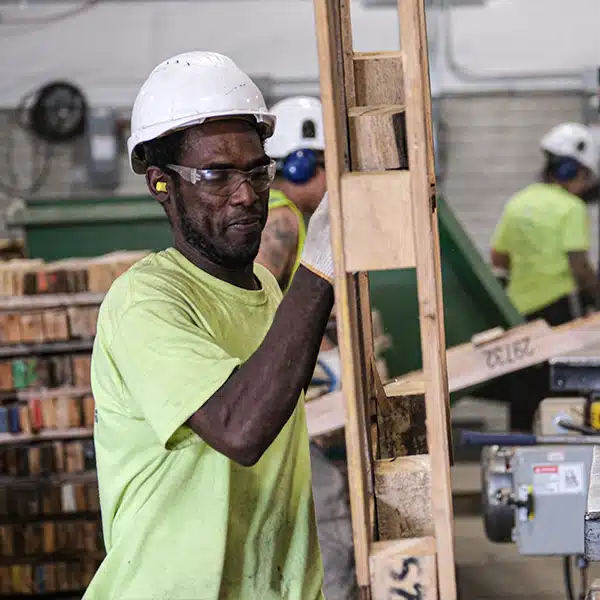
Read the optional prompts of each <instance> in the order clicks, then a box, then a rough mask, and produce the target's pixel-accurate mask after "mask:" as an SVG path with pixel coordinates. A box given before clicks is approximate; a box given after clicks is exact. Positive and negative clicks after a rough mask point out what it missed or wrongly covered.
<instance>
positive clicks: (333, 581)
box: [256, 96, 356, 600]
mask: <svg viewBox="0 0 600 600" xmlns="http://www.w3.org/2000/svg"><path fill="white" fill-rule="evenodd" d="M271 113H272V114H273V115H274V116H275V117H276V118H277V127H276V128H275V133H274V134H273V136H272V137H270V138H269V139H268V140H267V142H266V144H265V152H266V153H267V154H268V155H269V156H270V157H271V158H273V159H275V161H276V164H277V172H276V175H275V181H274V182H273V185H272V186H271V192H270V197H269V217H268V219H267V224H266V226H265V228H264V230H263V234H262V239H261V245H260V250H259V252H258V255H257V257H256V262H258V263H260V264H262V265H263V266H265V267H266V268H267V269H269V270H270V271H271V273H273V275H274V276H275V277H276V278H277V281H278V283H279V285H280V286H281V288H282V290H284V291H286V290H287V289H289V286H290V284H291V282H292V279H293V276H294V274H295V272H296V269H297V268H298V265H299V264H300V257H301V255H302V250H303V247H304V240H305V237H306V223H307V222H309V219H310V216H311V215H312V214H313V213H314V212H315V210H316V209H317V207H318V206H319V203H320V202H321V199H322V198H323V196H324V195H325V192H326V189H327V180H326V175H325V157H324V150H325V136H324V131H323V112H322V106H321V102H320V101H319V100H318V99H317V98H311V97H307V96H295V97H290V98H286V99H285V100H281V101H280V102H278V103H277V104H275V105H273V106H272V107H271ZM330 325H331V320H330ZM333 326H334V327H335V323H334V324H333ZM318 363H319V365H320V366H321V368H324V369H326V370H327V373H328V374H329V377H330V378H331V379H332V381H330V386H331V387H330V389H331V390H332V391H333V389H338V388H339V382H340V359H339V351H338V349H337V347H336V345H335V344H333V343H332V341H331V340H330V339H328V337H327V335H325V336H324V338H323V342H322V344H321V351H320V352H319V356H318ZM310 455H311V465H312V484H313V494H314V502H315V512H316V516H317V530H318V534H319V541H320V545H321V555H322V557H323V568H324V583H323V592H324V594H325V597H326V598H327V600H347V599H349V598H352V597H353V594H354V593H355V587H356V586H355V581H356V576H355V570H354V544H353V538H352V521H351V515H350V503H349V499H348V491H347V484H346V480H345V478H344V477H343V476H342V473H341V472H340V470H339V469H338V468H337V467H336V466H335V465H334V464H333V462H332V461H330V460H329V459H328V457H327V456H326V454H325V451H324V449H323V448H321V447H320V446H319V445H317V444H314V443H312V444H311V445H310Z"/></svg>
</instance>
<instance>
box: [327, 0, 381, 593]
mask: <svg viewBox="0 0 600 600" xmlns="http://www.w3.org/2000/svg"><path fill="white" fill-rule="evenodd" d="M349 15H350V6H349V0H316V1H315V22H316V25H317V27H316V33H317V47H318V52H319V70H320V74H321V97H322V102H323V120H324V129H325V137H326V139H328V140H329V142H328V144H327V145H326V147H325V163H326V168H327V189H328V197H329V211H330V221H331V244H332V250H333V260H334V265H335V273H336V277H335V296H336V321H337V328H338V343H339V348H340V358H341V362H342V387H343V390H344V398H345V406H346V439H347V442H348V443H347V457H348V459H347V460H348V480H349V486H350V504H351V512H352V530H353V535H354V555H355V565H356V576H357V583H358V586H359V588H362V591H361V594H363V597H365V593H366V594H367V596H366V597H368V586H369V546H370V543H371V540H372V537H373V523H372V518H371V502H370V498H371V489H372V480H371V467H370V463H369V453H370V442H369V439H368V435H369V434H368V432H367V427H366V422H365V409H366V403H365V398H364V387H363V382H364V377H363V372H362V369H361V355H360V348H361V343H360V340H359V335H360V334H361V333H362V329H361V327H360V325H359V323H358V315H359V314H360V313H359V307H358V299H357V290H356V287H355V281H354V279H353V277H352V276H350V275H346V274H345V273H346V266H345V261H344V238H343V230H342V214H343V209H342V199H341V176H342V173H343V172H344V171H345V170H346V169H347V160H346V155H347V152H348V145H347V140H348V136H347V130H346V127H345V123H346V120H345V118H344V115H343V113H342V112H341V111H340V109H342V110H343V109H344V108H345V107H346V98H345V91H346V83H347V79H346V78H345V77H344V75H345V72H344V54H345V52H347V51H351V47H352V40H351V29H350V23H349ZM339 40H342V43H341V44H335V43H334V41H339ZM344 42H345V43H344ZM368 325H369V327H370V323H369V324H368ZM365 588H367V589H366V590H365Z"/></svg>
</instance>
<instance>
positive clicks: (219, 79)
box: [127, 51, 276, 174]
mask: <svg viewBox="0 0 600 600" xmlns="http://www.w3.org/2000/svg"><path fill="white" fill-rule="evenodd" d="M229 115H231V116H234V115H249V116H251V117H253V118H254V119H256V122H257V123H259V124H260V125H261V127H262V128H263V129H264V131H263V132H262V133H263V135H264V137H265V138H267V137H270V136H271V135H273V129H274V127H275V122H276V119H275V117H274V116H273V115H272V114H271V113H270V112H269V111H268V109H267V107H266V104H265V101H264V98H263V95H262V94H261V92H260V90H259V89H258V87H257V86H256V85H255V83H254V82H253V81H252V80H251V79H250V77H248V75H246V73H244V72H243V71H242V70H241V69H240V68H239V67H238V66H237V65H236V64H235V63H234V62H233V61H232V60H231V59H230V58H228V57H227V56H223V55H222V54H217V53H215V52H199V51H198V52H185V53H183V54H178V55H176V56H173V57H171V58H169V59H167V60H165V61H163V62H162V63H160V64H159V65H158V66H157V67H156V68H155V69H154V70H153V71H152V73H150V75H149V76H148V79H146V81H145V82H144V84H143V85H142V87H141V88H140V91H139V92H138V95H137V97H136V99H135V102H134V104H133V110H132V113H131V136H130V137H129V139H128V140H127V150H128V152H129V159H130V164H131V168H132V169H133V172H134V173H138V174H143V173H145V171H146V165H145V163H144V161H143V160H141V159H140V157H139V156H138V155H137V154H136V153H135V148H136V146H137V145H138V144H140V143H142V142H148V141H150V140H153V139H156V138H158V137H161V136H163V135H166V134H168V133H170V132H172V131H175V130H178V129H184V128H186V127H191V126H193V125H199V124H201V123H203V122H204V121H205V120H206V119H208V118H211V117H227V116H229Z"/></svg>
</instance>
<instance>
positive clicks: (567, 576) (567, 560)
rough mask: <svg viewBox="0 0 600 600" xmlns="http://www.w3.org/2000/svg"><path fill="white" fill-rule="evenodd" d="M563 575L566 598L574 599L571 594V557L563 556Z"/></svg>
mask: <svg viewBox="0 0 600 600" xmlns="http://www.w3.org/2000/svg"><path fill="white" fill-rule="evenodd" d="M563 577H564V582H565V592H566V593H567V600H575V596H574V595H573V578H572V575H571V557H570V556H563Z"/></svg>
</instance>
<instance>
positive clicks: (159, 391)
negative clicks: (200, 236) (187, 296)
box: [109, 300, 241, 448]
mask: <svg viewBox="0 0 600 600" xmlns="http://www.w3.org/2000/svg"><path fill="white" fill-rule="evenodd" d="M109 353H110V358H111V360H112V361H113V363H114V366H115V368H116V369H117V371H118V372H119V376H120V378H121V380H122V383H123V386H124V388H125V390H126V391H127V393H128V395H129V396H130V397H131V398H132V399H133V402H134V405H135V407H136V408H137V409H138V410H139V411H140V412H141V413H142V415H143V417H144V418H145V419H146V420H147V422H148V423H149V424H150V426H151V427H152V429H153V430H154V431H155V433H156V435H157V437H158V439H159V440H160V442H161V444H162V445H163V446H165V447H166V448H169V447H170V445H171V444H170V441H171V440H172V438H173V436H174V434H175V433H176V432H177V430H178V429H179V428H180V427H181V426H182V425H183V424H185V422H186V421H187V420H188V419H189V417H191V416H192V414H193V413H194V412H196V411H197V410H198V409H199V408H200V407H202V406H203V405H204V403H205V402H206V401H207V400H208V399H209V398H210V397H211V396H212V395H213V394H214V393H215V392H216V391H217V390H218V389H219V388H220V387H221V386H222V385H223V384H224V383H225V382H226V381H227V379H228V378H229V376H230V375H231V373H232V372H233V371H234V369H235V368H236V367H238V366H239V365H240V363H241V361H240V360H239V359H238V358H234V357H232V356H230V355H229V354H228V353H227V352H226V351H225V350H224V349H223V348H222V347H221V346H220V345H219V344H218V343H216V341H215V340H214V338H213V337H212V335H211V334H210V332H209V331H207V329H206V328H204V327H201V326H198V325H197V324H196V323H194V322H193V321H192V319H191V318H190V316H189V315H188V314H187V313H186V311H185V310H184V309H183V308H182V307H181V306H179V305H177V304H175V303H172V302H167V301H164V300H145V301H141V302H138V303H136V304H135V305H133V306H132V307H130V308H128V309H127V311H126V312H125V314H123V315H121V316H120V318H119V319H118V324H117V327H116V331H115V335H114V336H113V339H112V340H111V344H110V347H109Z"/></svg>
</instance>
